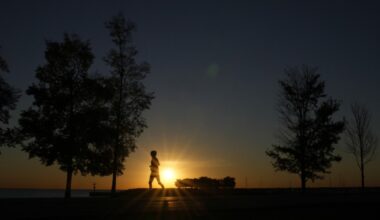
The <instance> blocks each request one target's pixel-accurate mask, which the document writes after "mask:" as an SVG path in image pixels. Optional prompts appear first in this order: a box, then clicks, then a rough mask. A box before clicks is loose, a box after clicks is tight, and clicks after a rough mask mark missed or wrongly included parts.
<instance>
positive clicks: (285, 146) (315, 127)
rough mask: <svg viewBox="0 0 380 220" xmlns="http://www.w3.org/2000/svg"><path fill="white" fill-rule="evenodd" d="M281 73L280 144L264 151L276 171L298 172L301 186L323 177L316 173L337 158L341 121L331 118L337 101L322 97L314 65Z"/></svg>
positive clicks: (342, 122)
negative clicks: (336, 148)
mask: <svg viewBox="0 0 380 220" xmlns="http://www.w3.org/2000/svg"><path fill="white" fill-rule="evenodd" d="M285 75H286V78H285V79H283V80H280V81H279V84H280V94H279V103H278V112H279V114H280V121H281V126H282V127H281V131H280V135H279V141H280V144H279V145H273V146H272V149H270V150H267V151H266V154H267V155H268V156H269V157H271V158H272V159H273V162H272V165H273V166H274V168H275V169H276V171H288V172H290V173H295V174H298V175H299V177H300V179H301V186H302V189H305V188H306V182H307V181H308V180H312V181H314V180H315V179H321V178H323V176H321V175H320V174H321V173H328V170H327V169H328V168H330V167H331V163H332V162H333V161H340V160H341V158H340V157H339V156H337V155H334V146H333V144H336V143H337V142H338V141H339V139H340V137H339V134H340V133H341V132H343V130H344V121H343V120H341V121H333V119H332V116H333V115H334V113H336V112H337V111H338V110H339V104H338V103H337V101H336V100H334V99H332V98H326V94H325V92H324V90H325V83H324V81H321V80H320V75H319V74H318V73H317V68H312V67H308V66H303V67H302V68H298V67H294V68H286V69H285Z"/></svg>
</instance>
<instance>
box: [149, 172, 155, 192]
mask: <svg viewBox="0 0 380 220" xmlns="http://www.w3.org/2000/svg"><path fill="white" fill-rule="evenodd" d="M153 179H154V177H153V176H152V175H150V177H149V189H152V182H153Z"/></svg>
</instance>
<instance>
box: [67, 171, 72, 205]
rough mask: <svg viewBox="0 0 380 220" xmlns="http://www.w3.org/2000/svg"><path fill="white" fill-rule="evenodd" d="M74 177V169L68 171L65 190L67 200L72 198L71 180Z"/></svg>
mask: <svg viewBox="0 0 380 220" xmlns="http://www.w3.org/2000/svg"><path fill="white" fill-rule="evenodd" d="M72 177H73V169H72V168H68V169H67V177H66V189H65V198H66V199H68V198H71V180H72Z"/></svg>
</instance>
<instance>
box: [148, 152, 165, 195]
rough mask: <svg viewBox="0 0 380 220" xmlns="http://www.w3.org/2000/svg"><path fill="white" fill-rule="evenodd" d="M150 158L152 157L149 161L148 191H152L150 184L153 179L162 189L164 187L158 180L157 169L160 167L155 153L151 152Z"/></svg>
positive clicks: (158, 172) (158, 173)
mask: <svg viewBox="0 0 380 220" xmlns="http://www.w3.org/2000/svg"><path fill="white" fill-rule="evenodd" d="M150 156H152V160H151V161H150V177H149V189H152V182H153V180H154V178H156V179H157V182H158V184H159V185H160V186H161V188H162V189H164V188H165V187H164V185H163V184H162V183H161V180H160V171H159V169H158V167H159V166H160V161H158V159H157V151H155V150H152V151H151V152H150Z"/></svg>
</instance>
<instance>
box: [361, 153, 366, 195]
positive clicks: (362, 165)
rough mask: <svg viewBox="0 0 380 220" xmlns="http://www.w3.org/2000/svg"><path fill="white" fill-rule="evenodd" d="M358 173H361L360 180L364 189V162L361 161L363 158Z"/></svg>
mask: <svg viewBox="0 0 380 220" xmlns="http://www.w3.org/2000/svg"><path fill="white" fill-rule="evenodd" d="M360 175H361V180H362V189H363V190H364V188H365V184H364V163H363V159H362V161H361V167H360Z"/></svg>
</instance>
